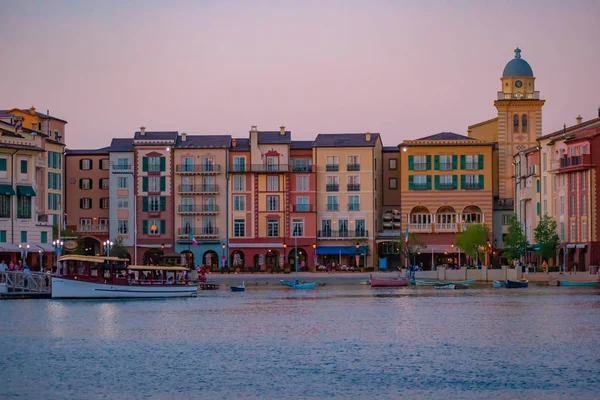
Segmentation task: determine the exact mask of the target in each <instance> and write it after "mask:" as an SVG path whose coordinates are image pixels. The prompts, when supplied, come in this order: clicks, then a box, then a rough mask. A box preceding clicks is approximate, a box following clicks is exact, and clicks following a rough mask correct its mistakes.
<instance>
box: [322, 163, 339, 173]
mask: <svg viewBox="0 0 600 400" xmlns="http://www.w3.org/2000/svg"><path fill="white" fill-rule="evenodd" d="M339 170H340V166H339V165H337V164H327V165H325V171H327V172H338V171H339Z"/></svg>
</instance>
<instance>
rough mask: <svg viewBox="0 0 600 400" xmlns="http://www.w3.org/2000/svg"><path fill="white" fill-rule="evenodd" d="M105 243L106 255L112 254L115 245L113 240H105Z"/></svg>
mask: <svg viewBox="0 0 600 400" xmlns="http://www.w3.org/2000/svg"><path fill="white" fill-rule="evenodd" d="M102 244H103V245H104V253H105V255H106V257H109V256H110V251H111V250H112V247H113V244H114V243H113V242H111V241H110V240H107V241H105V242H104V243H102Z"/></svg>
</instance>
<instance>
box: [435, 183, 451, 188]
mask: <svg viewBox="0 0 600 400" xmlns="http://www.w3.org/2000/svg"><path fill="white" fill-rule="evenodd" d="M438 187H439V189H440V190H454V184H453V183H440V185H439V186H438Z"/></svg>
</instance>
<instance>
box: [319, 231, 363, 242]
mask: <svg viewBox="0 0 600 400" xmlns="http://www.w3.org/2000/svg"><path fill="white" fill-rule="evenodd" d="M317 237H320V238H329V239H342V240H343V239H356V238H367V237H369V231H368V230H366V229H357V230H355V231H351V230H340V231H334V230H329V229H326V230H322V231H318V235H317Z"/></svg>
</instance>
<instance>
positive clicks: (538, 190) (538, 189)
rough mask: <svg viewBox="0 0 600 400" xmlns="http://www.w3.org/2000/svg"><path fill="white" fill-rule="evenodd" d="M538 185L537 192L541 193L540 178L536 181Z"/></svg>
mask: <svg viewBox="0 0 600 400" xmlns="http://www.w3.org/2000/svg"><path fill="white" fill-rule="evenodd" d="M536 186H537V192H538V193H539V192H540V180H539V179H538V180H537V181H536Z"/></svg>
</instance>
